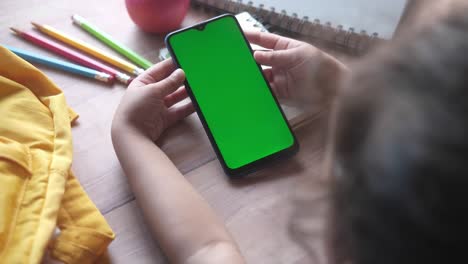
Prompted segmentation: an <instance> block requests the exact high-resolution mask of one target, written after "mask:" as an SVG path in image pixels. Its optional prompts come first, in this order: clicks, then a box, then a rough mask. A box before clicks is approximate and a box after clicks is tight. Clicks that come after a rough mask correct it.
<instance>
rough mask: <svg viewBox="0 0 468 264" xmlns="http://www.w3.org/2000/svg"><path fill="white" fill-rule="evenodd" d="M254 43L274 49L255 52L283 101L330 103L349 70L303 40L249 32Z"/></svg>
mask: <svg viewBox="0 0 468 264" xmlns="http://www.w3.org/2000/svg"><path fill="white" fill-rule="evenodd" d="M245 34H246V37H247V39H248V40H249V41H250V42H251V43H253V44H257V45H260V46H262V47H265V48H267V49H272V51H255V53H254V56H255V60H256V61H257V62H258V63H259V64H261V65H265V66H271V68H269V69H265V70H264V73H265V76H266V78H267V79H268V81H269V82H270V86H271V88H272V89H273V91H274V92H275V93H276V95H277V96H278V97H279V98H280V99H292V100H293V101H296V102H298V103H302V104H305V105H315V106H317V104H318V105H323V104H324V103H325V104H328V103H329V102H330V99H333V97H334V95H335V94H336V89H337V81H338V79H339V78H340V77H341V74H342V73H346V72H347V71H348V70H347V68H346V66H344V65H343V64H342V63H341V62H339V61H338V60H337V59H335V58H333V57H332V56H330V55H328V54H326V53H324V52H322V51H321V50H319V49H317V48H315V47H314V46H312V45H310V44H307V43H305V42H302V41H298V40H294V39H290V38H286V37H281V36H278V35H275V34H271V33H263V32H246V33H245Z"/></svg>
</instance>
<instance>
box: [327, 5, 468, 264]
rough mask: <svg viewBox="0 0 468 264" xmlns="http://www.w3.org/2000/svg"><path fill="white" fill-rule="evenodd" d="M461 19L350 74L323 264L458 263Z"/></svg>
mask: <svg viewBox="0 0 468 264" xmlns="http://www.w3.org/2000/svg"><path fill="white" fill-rule="evenodd" d="M467 14H468V12H467V10H466V9H465V10H458V11H457V12H456V14H452V15H450V16H446V17H444V18H441V19H440V21H439V22H438V23H434V24H432V25H430V26H429V25H428V26H426V27H425V28H423V29H420V30H419V31H417V32H415V33H413V34H412V35H411V36H406V37H404V38H400V39H399V40H397V41H396V43H393V44H392V45H391V47H387V48H386V49H383V50H382V51H381V52H377V54H374V56H372V57H369V58H368V59H366V60H365V61H364V62H363V63H361V64H360V65H361V66H358V67H357V68H354V69H353V70H354V72H353V76H352V77H351V80H350V82H349V87H350V88H349V89H347V92H345V95H344V96H343V97H342V100H341V103H340V107H339V110H338V113H337V118H336V130H335V133H336V135H335V141H334V143H335V146H334V164H333V175H334V182H333V187H332V194H331V199H332V204H331V205H332V206H331V207H332V209H331V210H332V223H331V224H330V227H331V231H332V236H331V237H332V239H331V240H330V245H331V248H332V251H331V252H332V254H330V257H331V259H332V263H352V264H387V263H388V264H395V263H399V264H406V263H408V264H409V263H411V264H415V263H424V264H431V263H464V262H465V261H467V260H466V252H467V250H466V246H468V15H467ZM463 259H465V261H463Z"/></svg>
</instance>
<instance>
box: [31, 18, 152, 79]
mask: <svg viewBox="0 0 468 264" xmlns="http://www.w3.org/2000/svg"><path fill="white" fill-rule="evenodd" d="M31 24H33V26H34V27H36V28H37V29H38V30H39V31H41V32H43V33H44V34H46V35H48V36H50V37H53V38H55V39H57V40H60V41H62V42H64V43H66V44H68V45H70V46H72V47H74V48H76V49H78V50H81V51H83V52H85V53H87V54H89V55H91V56H93V57H96V58H98V59H100V60H103V61H105V62H107V63H109V64H111V65H113V66H115V67H117V68H120V69H122V70H124V71H126V72H129V73H131V74H135V75H139V74H141V73H142V72H143V69H141V68H139V67H137V66H135V65H133V64H131V63H129V62H126V61H124V60H122V59H120V58H117V57H115V56H112V55H110V54H107V53H106V52H104V51H102V50H99V49H97V48H95V47H93V46H91V45H89V44H87V43H85V42H84V41H81V40H79V39H76V38H74V37H71V36H68V35H66V34H64V33H62V32H60V31H58V30H56V29H54V28H52V27H50V26H47V25H41V24H38V23H34V22H31Z"/></svg>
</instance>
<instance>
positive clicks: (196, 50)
mask: <svg viewBox="0 0 468 264" xmlns="http://www.w3.org/2000/svg"><path fill="white" fill-rule="evenodd" d="M168 44H169V45H170V46H171V48H172V52H173V54H174V55H175V57H176V59H177V61H178V63H179V65H180V67H181V68H182V69H183V70H184V71H185V73H186V76H187V82H188V84H189V86H190V89H191V90H192V93H193V96H194V97H195V99H196V102H197V103H198V106H199V110H200V111H201V112H202V115H203V116H204V118H205V120H206V125H207V126H208V128H209V130H210V131H211V134H212V136H213V138H214V141H215V143H216V145H217V146H218V149H219V152H220V153H221V155H222V158H223V159H224V161H225V163H226V165H227V167H228V168H230V169H238V168H240V167H243V166H245V165H247V164H250V163H252V162H254V161H257V160H259V159H261V158H264V157H267V156H270V155H272V154H274V153H277V152H280V151H282V150H284V149H287V148H289V147H291V146H292V145H293V144H294V136H293V135H292V133H291V131H290V129H289V127H288V124H287V121H286V120H285V119H284V117H283V115H282V113H281V111H280V109H279V106H278V105H277V103H276V101H275V99H274V97H273V95H272V93H271V91H270V89H269V87H268V86H267V83H266V81H265V79H264V78H263V75H262V73H261V70H260V69H259V67H258V65H257V64H256V62H255V59H254V58H253V56H252V53H251V51H250V49H249V47H248V43H247V42H246V41H245V39H244V36H243V35H242V33H241V31H240V28H239V26H238V24H237V22H236V21H235V18H234V17H232V16H225V17H221V18H219V19H216V20H213V21H210V22H208V23H207V24H204V29H202V30H200V29H197V28H191V29H188V30H183V31H180V32H177V33H174V34H173V35H171V36H170V37H169V38H168Z"/></svg>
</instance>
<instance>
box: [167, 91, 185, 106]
mask: <svg viewBox="0 0 468 264" xmlns="http://www.w3.org/2000/svg"><path fill="white" fill-rule="evenodd" d="M187 97H188V94H187V90H185V87H184V86H182V87H180V88H179V89H177V90H176V91H175V92H173V93H171V94H169V95H168V96H166V98H164V103H165V104H166V107H167V108H169V107H171V106H173V105H175V104H177V103H178V102H180V101H182V100H184V99H185V98H187Z"/></svg>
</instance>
